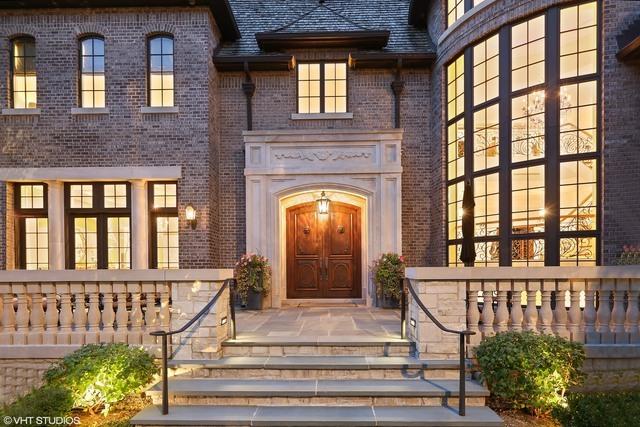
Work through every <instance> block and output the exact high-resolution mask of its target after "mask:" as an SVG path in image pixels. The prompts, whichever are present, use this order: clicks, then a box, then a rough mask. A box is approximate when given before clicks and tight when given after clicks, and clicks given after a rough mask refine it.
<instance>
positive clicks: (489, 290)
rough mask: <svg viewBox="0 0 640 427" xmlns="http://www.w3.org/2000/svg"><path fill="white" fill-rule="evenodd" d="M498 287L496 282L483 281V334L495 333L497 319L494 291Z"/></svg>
mask: <svg viewBox="0 0 640 427" xmlns="http://www.w3.org/2000/svg"><path fill="white" fill-rule="evenodd" d="M495 288H496V284H495V282H494V283H491V282H484V283H483V292H482V300H483V304H482V314H481V315H480V319H481V323H482V334H483V336H486V337H488V336H491V335H494V334H495V330H494V329H493V321H494V320H495V314H494V312H493V291H494V290H495Z"/></svg>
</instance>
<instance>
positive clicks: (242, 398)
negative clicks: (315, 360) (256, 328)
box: [148, 378, 489, 407]
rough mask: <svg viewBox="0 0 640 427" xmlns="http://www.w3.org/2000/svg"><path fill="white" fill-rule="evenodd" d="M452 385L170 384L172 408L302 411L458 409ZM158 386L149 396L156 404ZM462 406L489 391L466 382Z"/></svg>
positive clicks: (383, 382) (337, 382)
mask: <svg viewBox="0 0 640 427" xmlns="http://www.w3.org/2000/svg"><path fill="white" fill-rule="evenodd" d="M458 386H459V384H458V381H457V380H421V379H403V380H254V379H224V380H220V379H201V378H198V379H175V378H174V379H171V380H170V381H169V397H170V402H171V403H172V404H179V405H180V404H190V405H206V404H208V405H264V406H267V405H271V406H276V405H280V406H282V405H307V406H330V405H340V406H366V405H377V406H421V405H427V406H436V405H449V406H455V407H457V405H458V397H459V387H458ZM161 387H162V384H161V383H158V384H156V385H155V386H153V387H152V388H151V389H150V390H149V391H148V394H149V395H150V396H151V397H152V399H153V401H154V403H158V404H159V403H160V402H161V398H162V393H161V391H162V388H161ZM466 389H467V393H466V396H467V397H466V402H467V405H469V406H483V405H484V403H485V397H486V396H488V395H489V392H488V390H486V389H485V388H484V387H482V386H481V385H480V384H478V383H476V382H474V381H467V382H466Z"/></svg>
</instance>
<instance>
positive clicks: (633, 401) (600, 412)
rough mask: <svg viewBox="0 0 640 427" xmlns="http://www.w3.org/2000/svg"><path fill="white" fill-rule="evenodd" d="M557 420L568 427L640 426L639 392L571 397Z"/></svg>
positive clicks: (572, 395) (559, 409) (556, 413)
mask: <svg viewBox="0 0 640 427" xmlns="http://www.w3.org/2000/svg"><path fill="white" fill-rule="evenodd" d="M554 416H555V417H556V419H557V420H558V421H560V423H562V425H563V426H567V427H600V426H628V427H631V426H640V391H617V392H607V393H570V394H569V395H568V396H567V405H566V407H561V408H557V409H556V410H554Z"/></svg>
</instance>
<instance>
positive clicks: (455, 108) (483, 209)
mask: <svg viewBox="0 0 640 427" xmlns="http://www.w3.org/2000/svg"><path fill="white" fill-rule="evenodd" d="M599 13H600V11H599V4H598V2H596V1H588V2H582V3H580V4H577V5H572V6H568V7H560V6H557V7H553V8H550V9H549V10H547V11H546V12H544V13H543V14H542V15H538V16H535V17H533V18H531V19H528V20H526V21H524V22H521V23H518V24H516V25H508V26H505V27H503V28H501V29H500V30H499V31H498V33H497V34H494V35H490V36H488V37H487V38H486V39H484V40H482V41H480V42H479V43H476V44H475V45H473V46H469V47H467V48H466V49H465V50H464V52H462V53H461V54H460V55H459V56H457V57H456V58H455V59H454V60H453V62H452V63H450V64H449V65H448V66H447V67H446V73H445V75H444V76H443V79H444V83H445V85H446V87H447V93H446V104H447V107H446V108H447V136H446V139H445V144H446V146H447V188H448V191H447V196H448V199H447V207H448V209H447V230H448V239H447V245H448V257H449V259H448V264H449V265H451V266H458V265H460V264H461V263H460V262H459V260H458V259H457V258H458V257H459V254H460V245H461V243H462V238H461V237H462V233H461V228H462V227H461V200H462V193H463V182H465V181H467V180H469V181H471V182H472V183H473V190H474V198H475V203H476V205H475V210H474V222H475V233H474V234H475V237H474V240H475V246H476V265H483V266H487V265H513V266H537V265H596V264H597V263H598V259H599V257H598V254H599V244H600V242H599V238H600V233H601V231H600V225H599V217H600V210H601V203H600V183H599V176H600V174H601V173H600V168H601V163H602V162H600V161H599V157H600V142H599V138H600V135H599V121H600V117H599V114H600V113H599V111H600V94H599V85H600V76H599V74H598V70H599V69H600V66H599V55H601V53H600V52H599V43H598V39H599V37H600V35H599V28H598V22H599ZM494 58H495V60H496V62H497V64H496V65H492V61H493V60H494ZM498 58H500V59H505V60H503V61H498ZM465 62H466V63H467V64H468V63H469V62H472V64H473V67H472V69H473V79H464V72H461V71H459V68H464V63H465ZM458 79H460V80H459V81H458ZM471 80H472V81H471ZM458 84H460V85H461V86H462V87H458ZM465 107H466V108H465ZM553 123H556V125H555V126H550V124H553ZM465 152H467V153H471V152H472V153H473V156H466V157H465V156H464V153H465Z"/></svg>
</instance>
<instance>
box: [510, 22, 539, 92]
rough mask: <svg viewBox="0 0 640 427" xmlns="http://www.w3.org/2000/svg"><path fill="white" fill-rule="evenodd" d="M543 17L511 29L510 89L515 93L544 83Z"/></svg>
mask: <svg viewBox="0 0 640 427" xmlns="http://www.w3.org/2000/svg"><path fill="white" fill-rule="evenodd" d="M544 24H545V17H544V15H542V16H538V17H537V18H533V19H530V20H528V21H526V22H523V23H522V24H519V25H516V26H514V27H513V28H512V29H511V89H512V90H513V91H517V90H520V89H524V88H527V87H531V86H535V85H538V84H541V83H544V81H545V71H544V64H545V61H544V59H545V50H544V42H545V37H544Z"/></svg>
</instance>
